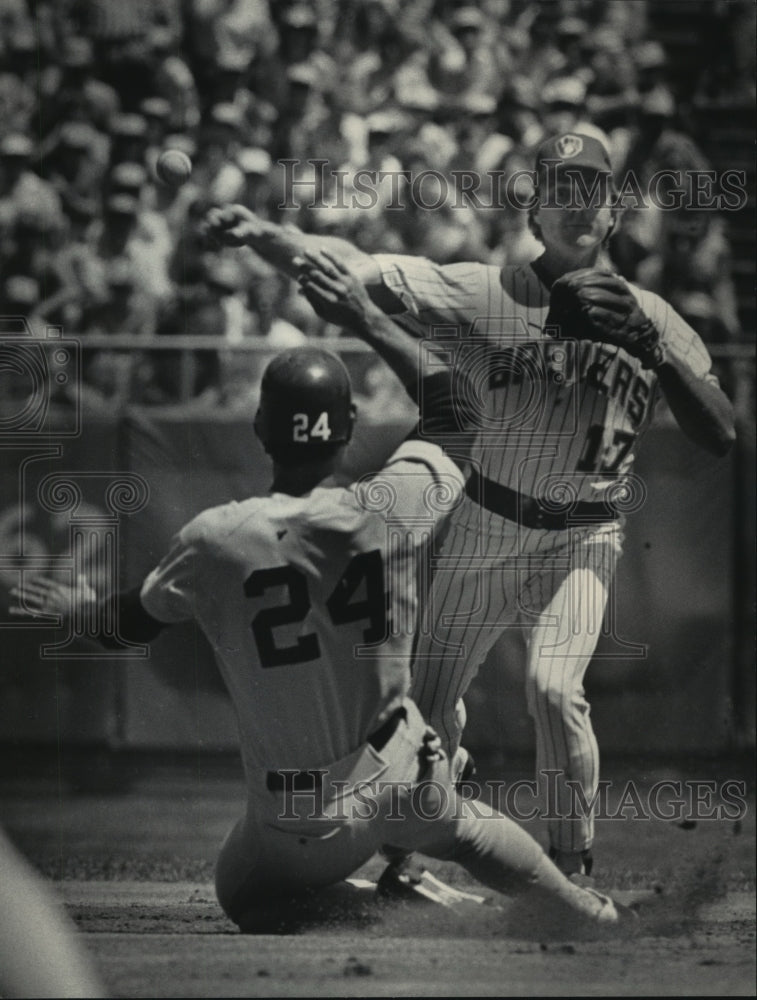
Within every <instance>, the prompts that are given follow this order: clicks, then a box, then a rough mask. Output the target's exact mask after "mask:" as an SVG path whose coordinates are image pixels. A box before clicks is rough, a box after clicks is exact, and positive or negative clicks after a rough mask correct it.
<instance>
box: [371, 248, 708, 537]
mask: <svg viewBox="0 0 757 1000" xmlns="http://www.w3.org/2000/svg"><path fill="white" fill-rule="evenodd" d="M374 259H375V260H376V261H377V262H378V264H379V266H380V268H381V272H382V275H383V279H384V282H385V284H386V285H387V286H388V287H389V288H390V289H391V290H392V291H393V292H394V293H395V295H397V297H398V298H399V299H400V300H401V301H402V303H403V305H404V306H405V310H406V311H405V312H404V313H402V314H399V315H396V314H395V315H393V317H392V318H393V319H395V320H397V322H399V323H401V324H402V325H403V326H404V327H405V328H407V329H409V330H411V331H412V332H413V333H415V334H416V335H417V336H419V337H423V338H433V339H434V340H436V341H438V343H439V344H441V345H445V346H447V345H450V344H453V343H454V342H456V343H457V344H458V345H459V346H458V347H457V349H456V351H457V358H458V361H462V362H463V363H464V364H465V365H466V367H467V369H468V371H469V372H470V373H471V374H472V375H473V380H474V382H475V384H476V387H477V388H476V391H477V397H478V398H477V405H478V406H479V414H480V416H479V419H480V424H481V430H480V431H479V433H478V436H477V441H476V444H475V446H474V448H473V451H472V458H473V460H474V461H475V462H476V463H478V464H480V467H481V471H482V472H483V474H484V475H485V476H487V477H488V478H489V479H492V480H494V481H496V482H498V483H501V484H503V485H505V486H508V487H509V488H510V489H513V490H517V491H518V492H519V493H524V494H527V495H529V496H535V497H550V496H552V497H559V495H560V486H561V484H565V485H567V486H568V488H569V489H571V491H575V492H574V494H573V495H574V496H575V498H576V499H580V500H587V501H598V500H601V499H602V497H603V495H604V494H605V493H606V491H607V490H608V488H609V487H610V486H612V485H613V484H617V483H618V481H620V480H622V478H623V476H624V475H627V474H628V473H629V472H630V470H631V468H632V466H633V461H634V457H635V451H636V444H637V440H638V437H639V435H640V434H641V433H642V432H643V430H644V429H645V428H646V427H647V425H648V424H649V421H650V419H651V417H652V411H653V408H654V402H655V398H656V394H657V388H656V387H657V379H656V377H655V375H654V374H653V373H652V372H649V371H645V370H644V369H643V368H642V366H641V363H640V362H639V361H638V360H637V359H636V358H634V357H632V356H631V355H629V354H627V353H626V352H625V351H623V350H622V349H620V348H618V347H613V346H611V345H606V344H596V343H592V342H590V341H578V342H565V341H560V340H556V339H555V338H554V336H550V335H549V331H545V330H544V324H545V321H546V318H547V313H548V310H549V289H548V288H547V287H546V286H545V285H544V284H543V283H542V281H541V280H540V279H539V277H538V276H537V274H536V273H535V271H534V270H533V268H532V267H531V266H530V265H529V264H524V265H516V266H511V267H505V268H502V269H500V268H498V267H493V266H489V265H485V264H480V263H461V264H448V265H444V266H440V265H437V264H434V263H432V262H431V261H429V260H426V259H423V258H418V257H406V256H400V255H391V254H376V255H374ZM630 288H631V290H632V291H633V294H634V295H635V296H636V298H637V299H638V301H639V303H640V305H641V307H642V309H643V310H644V312H645V313H646V314H647V316H649V318H650V319H652V321H653V322H654V323H655V325H656V326H657V329H658V330H659V331H660V335H661V337H662V340H663V342H665V343H666V344H668V345H670V346H671V347H673V348H674V350H675V351H676V353H677V354H678V355H679V356H681V357H683V358H685V360H686V361H687V362H688V364H689V365H690V366H691V368H692V370H693V372H694V373H695V374H696V375H698V376H701V377H707V378H710V379H712V380H714V381H716V380H715V377H714V376H712V375H710V374H709V373H710V365H711V362H710V357H709V355H708V353H707V350H706V349H705V347H704V344H703V343H702V341H701V339H700V338H699V336H698V335H697V334H696V332H695V331H694V330H693V329H692V328H691V327H690V326H689V325H688V324H687V323H685V322H684V320H683V319H682V318H681V317H680V316H679V315H678V314H677V313H676V312H675V311H674V310H673V309H672V308H671V307H670V306H669V305H668V304H667V303H666V302H665V301H664V300H663V299H661V298H660V297H659V296H657V295H655V294H653V293H652V292H648V291H645V290H642V289H639V288H637V287H635V286H634V285H630ZM476 518H477V520H476V525H477V526H479V527H480V525H481V521H480V511H479V512H477V514H476Z"/></svg>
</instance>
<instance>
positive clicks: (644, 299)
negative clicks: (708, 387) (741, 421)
mask: <svg viewBox="0 0 757 1000" xmlns="http://www.w3.org/2000/svg"><path fill="white" fill-rule="evenodd" d="M634 292H635V294H636V297H637V299H638V300H639V304H640V305H641V307H642V309H643V310H644V312H645V313H646V315H647V316H649V318H650V319H651V320H652V322H653V323H654V325H655V326H656V327H657V329H658V330H659V332H660V339H661V340H662V343H663V345H665V346H666V347H668V348H670V350H671V351H672V352H673V353H674V354H675V355H676V357H678V358H680V359H681V360H682V361H684V362H685V363H686V364H687V365H688V366H689V368H691V370H692V372H693V373H694V375H696V376H697V378H701V379H704V380H705V381H706V382H710V383H712V384H713V385H719V384H720V383H719V382H718V379H717V376H716V375H714V374H713V372H712V358H711V357H710V354H709V351H708V350H707V348H706V347H705V345H704V343H703V342H702V338H701V337H700V336H699V334H698V333H697V332H696V330H694V329H693V328H692V327H690V326H689V324H688V323H687V322H686V320H685V319H683V317H682V316H679V315H678V313H677V312H676V311H675V309H673V307H672V306H670V305H668V303H667V302H666V301H665V300H664V299H663V298H661V297H660V296H659V295H655V294H654V293H653V292H647V291H645V290H643V289H634Z"/></svg>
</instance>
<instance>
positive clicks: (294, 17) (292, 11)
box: [281, 3, 318, 30]
mask: <svg viewBox="0 0 757 1000" xmlns="http://www.w3.org/2000/svg"><path fill="white" fill-rule="evenodd" d="M281 23H282V25H283V26H285V27H287V28H308V29H310V30H314V29H315V28H317V27H318V18H317V17H316V15H315V11H314V10H313V9H312V7H309V6H308V5H307V4H304V3H296V4H294V5H293V6H292V7H290V8H289V9H288V10H287V11H285V13H284V16H283V17H282V19H281Z"/></svg>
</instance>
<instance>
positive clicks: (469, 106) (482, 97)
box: [459, 91, 497, 118]
mask: <svg viewBox="0 0 757 1000" xmlns="http://www.w3.org/2000/svg"><path fill="white" fill-rule="evenodd" d="M459 107H460V110H461V111H465V112H466V113H467V114H469V115H470V116H471V117H472V118H488V117H489V116H490V115H493V114H494V112H495V111H496V110H497V101H496V100H495V98H493V97H492V96H491V94H481V93H478V92H476V91H471V92H469V93H467V94H463V96H462V97H461V98H460V103H459Z"/></svg>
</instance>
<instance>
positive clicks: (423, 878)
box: [376, 857, 485, 908]
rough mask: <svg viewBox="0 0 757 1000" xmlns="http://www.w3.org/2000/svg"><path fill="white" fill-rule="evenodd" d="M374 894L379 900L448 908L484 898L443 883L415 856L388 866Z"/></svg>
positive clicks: (476, 901)
mask: <svg viewBox="0 0 757 1000" xmlns="http://www.w3.org/2000/svg"><path fill="white" fill-rule="evenodd" d="M376 895H377V896H379V897H381V898H382V899H400V900H414V901H425V902H428V903H436V904H437V905H439V906H446V907H448V908H454V907H455V906H458V905H460V904H467V903H483V902H484V900H485V897H484V896H478V895H475V894H474V893H471V892H463V891H462V890H461V889H454V888H453V887H452V886H451V885H447V884H446V883H445V882H442V881H441V879H438V878H437V877H436V876H435V875H432V874H431V872H429V871H427V870H426V869H425V868H424V867H423V865H422V864H421V863H420V862H419V861H417V860H416V859H415V858H414V857H409V858H404V859H402V860H401V861H399V862H393V863H392V864H390V865H387V867H386V868H385V869H384V872H383V873H382V875H381V877H380V878H379V880H378V882H377V883H376Z"/></svg>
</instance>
